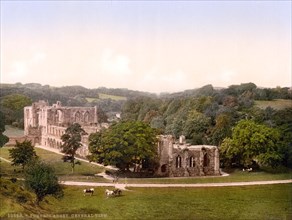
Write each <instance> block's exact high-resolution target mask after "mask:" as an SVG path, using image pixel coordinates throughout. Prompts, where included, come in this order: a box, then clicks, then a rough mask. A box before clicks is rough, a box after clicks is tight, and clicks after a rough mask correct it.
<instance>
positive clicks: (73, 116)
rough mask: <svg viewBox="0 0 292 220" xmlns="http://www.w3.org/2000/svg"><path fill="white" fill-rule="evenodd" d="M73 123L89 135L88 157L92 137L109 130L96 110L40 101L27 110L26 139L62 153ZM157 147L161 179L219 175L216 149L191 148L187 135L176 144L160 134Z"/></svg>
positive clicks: (82, 151) (85, 147) (85, 145)
mask: <svg viewBox="0 0 292 220" xmlns="http://www.w3.org/2000/svg"><path fill="white" fill-rule="evenodd" d="M73 123H79V124H80V125H81V126H82V128H83V129H84V130H85V131H86V133H87V135H84V136H82V147H81V148H80V149H78V151H77V154H79V155H80V156H83V157H85V156H87V155H88V154H89V150H88V136H89V134H91V133H95V132H98V131H99V130H100V129H101V128H107V127H108V124H106V123H102V124H101V123H98V113H97V108H96V107H66V106H62V105H61V103H60V102H57V103H56V104H53V105H52V106H50V105H49V104H48V102H45V101H39V102H35V103H33V104H32V106H28V107H25V108H24V130H25V136H26V137H27V138H28V139H29V140H32V142H33V143H34V144H39V145H42V146H46V147H50V148H54V149H59V150H60V146H61V145H62V140H61V136H62V135H63V134H64V133H65V130H66V128H67V127H68V126H69V125H70V124H73ZM157 148H158V149H157V150H158V155H159V158H160V159H159V168H158V170H157V171H156V174H157V175H159V176H169V177H188V176H206V175H220V170H219V152H218V148H217V147H216V146H208V145H195V146H192V145H189V144H187V143H186V141H185V138H184V136H181V137H180V139H179V141H176V140H175V139H174V138H173V136H171V135H161V136H159V141H158V145H157Z"/></svg>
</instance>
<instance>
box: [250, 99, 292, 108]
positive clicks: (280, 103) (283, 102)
mask: <svg viewBox="0 0 292 220" xmlns="http://www.w3.org/2000/svg"><path fill="white" fill-rule="evenodd" d="M255 105H256V106H257V107H259V108H261V109H266V108H267V107H271V108H273V109H275V110H282V109H285V108H292V100H289V99H275V100H272V101H255Z"/></svg>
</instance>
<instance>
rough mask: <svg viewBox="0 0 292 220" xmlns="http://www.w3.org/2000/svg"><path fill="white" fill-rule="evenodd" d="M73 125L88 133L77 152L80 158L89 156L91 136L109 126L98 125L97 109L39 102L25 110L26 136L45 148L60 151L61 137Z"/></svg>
mask: <svg viewBox="0 0 292 220" xmlns="http://www.w3.org/2000/svg"><path fill="white" fill-rule="evenodd" d="M73 123H79V124H80V125H81V126H82V128H83V129H84V130H85V131H86V133H87V135H84V136H83V137H82V147H81V148H80V149H78V151H77V154H79V155H80V156H86V155H88V154H89V151H88V136H89V134H91V133H94V132H97V131H99V130H100V129H101V128H102V127H107V126H108V125H107V124H99V123H98V116H97V108H96V107H66V106H62V104H61V102H59V101H58V102H57V103H56V104H53V105H52V106H49V104H48V103H47V102H45V101H39V102H35V103H33V104H32V106H27V107H25V108H24V130H25V135H26V136H27V137H30V138H33V139H34V140H35V142H36V143H38V144H41V145H43V146H47V147H52V148H56V149H60V146H61V145H62V140H61V136H62V135H63V134H64V133H65V130H66V128H67V127H68V126H69V125H71V124H73Z"/></svg>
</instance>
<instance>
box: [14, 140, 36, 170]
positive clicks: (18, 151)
mask: <svg viewBox="0 0 292 220" xmlns="http://www.w3.org/2000/svg"><path fill="white" fill-rule="evenodd" d="M9 155H10V158H12V165H13V166H19V165H21V166H22V169H23V170H24V167H25V165H27V164H28V163H29V162H30V161H31V160H33V159H36V158H37V155H36V152H35V150H34V147H33V146H32V144H31V141H28V140H25V141H24V142H22V143H20V142H18V141H16V145H15V147H14V148H12V149H9Z"/></svg>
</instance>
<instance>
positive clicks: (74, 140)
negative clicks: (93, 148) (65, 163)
mask: <svg viewBox="0 0 292 220" xmlns="http://www.w3.org/2000/svg"><path fill="white" fill-rule="evenodd" d="M82 135H86V132H85V131H84V130H83V128H82V127H81V125H80V124H78V123H74V124H72V125H70V126H69V127H68V128H67V129H66V130H65V134H63V135H62V136H61V140H62V141H63V144H62V145H61V149H62V150H61V152H62V153H64V154H66V155H65V157H64V158H63V159H66V160H69V161H70V163H71V167H72V173H73V172H74V167H75V164H76V163H75V155H76V151H77V150H78V149H79V148H80V147H81V146H82V143H81V138H82Z"/></svg>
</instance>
